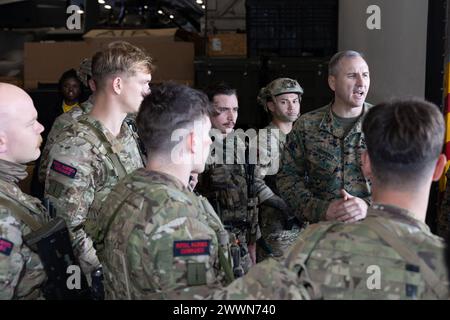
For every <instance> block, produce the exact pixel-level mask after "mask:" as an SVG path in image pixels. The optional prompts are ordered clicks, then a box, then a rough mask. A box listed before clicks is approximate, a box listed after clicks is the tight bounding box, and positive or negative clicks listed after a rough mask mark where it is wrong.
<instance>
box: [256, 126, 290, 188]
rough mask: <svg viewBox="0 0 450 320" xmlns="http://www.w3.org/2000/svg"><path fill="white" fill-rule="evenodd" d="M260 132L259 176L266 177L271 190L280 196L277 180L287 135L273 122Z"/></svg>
mask: <svg viewBox="0 0 450 320" xmlns="http://www.w3.org/2000/svg"><path fill="white" fill-rule="evenodd" d="M262 130H264V131H261V130H260V132H259V141H258V152H259V163H258V170H259V175H260V176H261V177H264V180H265V181H266V183H267V185H268V186H269V187H270V189H271V190H272V191H273V192H275V193H276V194H278V192H277V188H276V183H275V178H276V174H277V173H278V171H279V168H280V163H281V161H280V160H281V159H280V158H281V152H282V150H283V148H284V146H285V143H286V134H284V133H283V131H281V130H280V129H279V128H278V127H277V126H276V125H275V124H273V122H271V123H269V125H267V126H266V127H265V128H263V129H262Z"/></svg>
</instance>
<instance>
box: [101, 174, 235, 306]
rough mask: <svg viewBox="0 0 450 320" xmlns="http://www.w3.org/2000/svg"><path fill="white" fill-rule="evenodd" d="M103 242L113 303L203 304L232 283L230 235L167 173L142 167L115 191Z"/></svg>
mask: <svg viewBox="0 0 450 320" xmlns="http://www.w3.org/2000/svg"><path fill="white" fill-rule="evenodd" d="M95 240H96V243H97V248H98V253H99V258H100V261H101V263H102V266H103V270H104V274H105V281H104V283H105V291H106V295H107V298H109V299H175V298H184V299H197V298H202V297H204V296H205V295H206V294H207V293H209V292H210V290H211V288H217V287H220V286H221V285H222V284H224V283H225V272H224V268H225V267H226V265H227V264H229V260H228V259H229V258H228V257H229V255H228V236H227V232H226V231H225V229H224V227H223V225H222V223H221V222H220V219H219V217H218V216H217V215H216V213H215V212H214V210H213V209H212V207H211V205H210V204H209V203H208V202H207V201H206V199H204V198H201V197H198V196H197V195H195V193H193V192H191V191H189V190H188V189H187V188H186V187H185V186H184V185H183V184H182V183H181V182H180V181H179V180H178V179H176V178H175V177H173V176H170V175H168V174H165V173H162V172H156V171H147V170H145V169H139V170H136V171H135V172H133V173H132V174H131V175H128V176H127V177H126V178H125V179H123V180H122V181H121V182H120V183H119V184H118V185H116V186H115V187H114V189H113V190H112V191H111V193H110V195H109V196H108V197H107V199H106V200H105V202H104V205H103V208H102V210H101V212H100V214H99V216H98V229H97V235H96V236H95ZM221 257H222V260H221ZM229 267H230V268H231V266H229Z"/></svg>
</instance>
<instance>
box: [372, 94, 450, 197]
mask: <svg viewBox="0 0 450 320" xmlns="http://www.w3.org/2000/svg"><path fill="white" fill-rule="evenodd" d="M363 133H364V135H365V139H366V144H367V151H368V154H369V158H370V163H371V167H372V173H373V175H374V178H375V179H376V180H377V181H379V182H380V183H382V184H383V185H384V186H391V187H398V188H399V189H406V188H409V189H410V190H414V189H415V187H420V183H421V182H422V181H424V179H426V178H428V177H429V174H430V173H431V171H432V170H433V169H434V167H435V165H436V161H437V159H438V157H439V155H440V153H441V151H442V145H443V141H444V133H445V126H444V118H443V116H442V113H441V112H440V110H439V109H438V107H437V106H436V105H434V104H432V103H429V102H426V101H424V100H420V99H404V100H393V101H390V102H385V103H381V104H378V105H377V106H374V107H373V108H371V109H370V110H369V112H368V113H367V115H366V117H365V119H364V122H363Z"/></svg>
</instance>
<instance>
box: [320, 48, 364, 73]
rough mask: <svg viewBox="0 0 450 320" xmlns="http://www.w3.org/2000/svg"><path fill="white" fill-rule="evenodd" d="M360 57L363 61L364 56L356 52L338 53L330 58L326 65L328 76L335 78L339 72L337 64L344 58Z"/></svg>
mask: <svg viewBox="0 0 450 320" xmlns="http://www.w3.org/2000/svg"><path fill="white" fill-rule="evenodd" d="M356 57H361V58H363V59H364V55H363V54H362V53H360V52H358V51H353V50H346V51H340V52H338V53H336V54H335V55H334V56H332V57H331V59H330V62H329V63H328V75H330V76H336V75H337V74H338V72H339V63H340V62H341V60H342V59H344V58H356Z"/></svg>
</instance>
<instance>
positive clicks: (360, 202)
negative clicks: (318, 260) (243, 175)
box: [277, 51, 370, 222]
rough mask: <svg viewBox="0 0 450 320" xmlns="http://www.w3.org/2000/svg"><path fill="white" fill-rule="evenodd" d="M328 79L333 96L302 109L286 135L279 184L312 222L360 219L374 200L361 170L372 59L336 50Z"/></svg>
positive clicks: (291, 204)
mask: <svg viewBox="0 0 450 320" xmlns="http://www.w3.org/2000/svg"><path fill="white" fill-rule="evenodd" d="M328 84H329V86H330V88H331V89H332V90H333V91H334V100H333V101H332V102H331V103H330V104H329V105H327V106H325V107H323V108H320V109H317V110H314V111H311V112H308V113H306V114H304V115H302V116H301V117H300V119H299V120H298V121H297V122H296V123H295V125H294V128H293V129H292V131H291V133H290V134H289V135H288V136H287V142H286V148H285V149H284V151H283V153H282V157H281V158H282V160H281V167H280V171H279V173H278V175H277V186H278V190H279V192H280V194H281V195H282V197H283V199H285V200H286V201H287V202H288V204H289V205H290V206H291V208H293V209H294V210H295V211H296V215H297V216H298V217H302V216H303V217H304V218H305V219H306V220H308V221H309V222H317V221H321V220H340V221H344V220H343V219H344V217H345V219H346V220H345V221H357V220H360V219H363V218H364V217H365V216H366V213H367V207H368V205H369V204H370V182H369V181H368V180H367V179H366V178H364V175H363V173H362V171H361V155H362V153H363V152H364V150H365V149H366V144H365V140H364V134H363V133H362V130H361V124H362V121H363V118H364V115H365V114H366V113H367V111H368V110H369V108H370V105H369V104H368V103H365V99H366V95H367V92H368V91H369V86H370V76H369V68H368V66H367V63H366V62H365V61H364V59H363V58H362V56H361V55H360V54H359V53H358V52H355V51H343V52H339V53H337V54H335V55H334V56H333V57H332V58H331V60H330V63H329V76H328Z"/></svg>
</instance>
